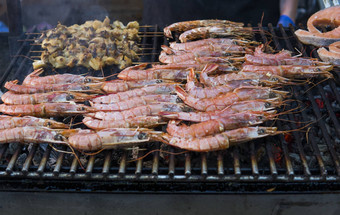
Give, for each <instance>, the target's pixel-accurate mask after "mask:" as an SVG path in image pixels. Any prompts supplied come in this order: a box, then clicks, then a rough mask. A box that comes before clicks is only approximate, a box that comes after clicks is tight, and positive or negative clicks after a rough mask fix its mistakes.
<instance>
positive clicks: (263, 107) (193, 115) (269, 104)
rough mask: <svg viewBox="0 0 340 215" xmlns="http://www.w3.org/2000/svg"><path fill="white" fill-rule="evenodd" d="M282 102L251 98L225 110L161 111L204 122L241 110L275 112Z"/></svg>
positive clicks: (162, 113) (175, 117) (163, 114)
mask: <svg viewBox="0 0 340 215" xmlns="http://www.w3.org/2000/svg"><path fill="white" fill-rule="evenodd" d="M281 104H282V102H280V101H278V99H270V100H269V99H267V100H250V101H243V102H237V103H234V104H232V105H229V106H228V107H226V108H224V109H223V110H217V111H207V112H188V113H186V112H170V111H167V112H161V113H160V114H161V116H163V117H166V118H169V119H179V120H186V121H191V122H204V121H208V120H212V119H219V118H224V117H228V116H229V115H231V114H235V113H240V112H248V111H256V112H265V111H267V112H270V113H274V112H273V109H274V108H276V107H279V106H281Z"/></svg>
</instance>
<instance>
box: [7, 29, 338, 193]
mask: <svg viewBox="0 0 340 215" xmlns="http://www.w3.org/2000/svg"><path fill="white" fill-rule="evenodd" d="M254 29H255V28H254ZM256 29H258V30H259V33H258V34H256V37H255V39H256V40H257V41H261V42H263V43H270V45H272V46H273V47H275V49H277V50H281V49H282V48H285V49H288V50H290V51H293V52H295V53H297V52H296V50H295V48H297V49H299V50H300V51H301V53H303V55H304V56H308V53H311V52H312V50H313V48H314V47H309V46H308V47H306V46H304V45H302V44H301V43H300V42H299V41H298V40H297V38H296V37H295V36H294V29H293V27H291V28H289V29H283V28H282V27H281V28H274V27H273V26H272V25H271V24H269V25H268V27H265V28H264V27H262V26H261V25H259V26H258V28H256ZM158 30H159V29H158V28H157V26H155V27H150V28H144V29H143V30H142V32H143V33H144V35H146V33H148V34H147V35H148V37H143V39H142V47H148V48H152V49H144V50H142V54H143V55H142V57H141V61H144V62H156V61H158V56H157V55H156V53H159V52H160V45H161V43H162V44H165V45H168V40H167V39H166V38H162V37H159V34H157V32H158ZM150 32H154V36H153V37H150V35H153V34H150ZM177 36H178V35H177ZM177 38H178V37H177ZM26 39H32V35H28V36H27V38H26ZM37 48H38V47H37V46H30V45H29V43H28V42H23V44H22V46H21V48H20V49H19V51H18V54H17V55H23V56H28V57H29V56H30V54H31V52H30V51H32V50H36V49H37ZM312 53H313V56H314V57H315V53H316V52H315V51H313V52H312ZM144 54H145V55H144ZM30 72H32V68H31V61H30V60H29V59H27V58H14V59H13V61H12V62H11V63H10V66H9V67H8V69H7V70H6V71H5V72H4V74H3V75H2V77H1V79H0V84H1V86H3V85H4V83H5V82H6V81H8V80H12V79H20V81H22V80H23V78H24V77H25V76H26V75H27V74H29V73H30ZM112 72H117V70H116V69H112V68H111V69H107V70H106V71H104V74H105V75H109V74H111V73H112ZM333 73H334V75H335V80H327V81H325V82H322V83H320V84H319V85H317V86H315V87H313V88H311V85H305V84H300V85H296V86H293V87H287V90H291V91H292V96H293V101H292V102H290V103H289V105H290V107H296V106H298V105H300V104H301V103H304V104H309V106H308V107H307V108H305V109H304V110H303V111H300V112H296V113H290V114H286V115H282V116H280V119H279V120H277V121H275V124H274V126H277V127H278V128H279V130H295V129H297V128H299V127H301V126H303V125H304V124H301V123H297V122H310V121H311V120H314V121H316V123H314V124H312V127H311V129H310V130H309V131H308V133H303V132H299V131H293V132H292V133H291V135H286V136H284V135H278V136H274V137H267V138H263V139H260V140H256V141H252V142H250V143H245V144H242V145H239V146H235V147H232V148H230V149H228V150H225V151H219V152H210V153H195V152H187V153H184V154H179V155H176V156H175V155H174V154H173V153H177V152H180V150H178V149H175V148H171V147H166V148H165V149H166V150H167V151H169V152H171V153H172V154H166V153H163V152H160V151H155V152H153V153H151V154H150V155H148V156H146V157H145V158H143V159H140V160H137V161H133V162H130V160H131V159H132V153H133V150H107V151H104V152H101V153H99V154H97V155H89V156H82V157H81V159H82V163H83V166H84V168H82V167H81V166H80V165H79V162H78V160H77V159H76V157H74V156H73V155H70V154H65V153H62V152H56V151H55V150H54V149H53V148H52V147H51V146H49V145H47V144H46V145H45V144H43V145H30V146H27V145H20V144H18V145H15V144H4V145H1V146H0V180H2V181H6V182H7V184H6V185H4V186H2V189H6V188H8V187H6V186H8V184H9V183H20V182H22V180H23V179H24V180H26V181H27V180H30V182H28V184H29V185H30V186H29V185H27V187H30V188H32V187H36V186H38V185H34V181H35V180H39V181H40V182H41V183H42V184H44V185H46V184H47V183H49V185H50V186H52V188H51V187H50V188H51V189H53V187H59V188H60V187H63V188H66V187H67V188H70V187H72V186H73V187H74V186H76V187H77V189H90V190H115V189H117V188H119V189H122V190H121V191H124V190H125V191H126V190H135V191H139V190H144V191H145V190H146V191H155V189H157V191H183V190H189V191H195V190H213V191H221V190H226V189H228V190H229V191H231V192H238V191H244V192H248V191H249V192H250V191H252V190H259V189H260V190H265V187H266V184H271V185H272V184H273V183H283V185H282V184H281V185H278V184H275V187H277V189H278V190H279V189H281V190H285V189H286V190H290V189H291V187H294V186H295V185H296V184H298V186H300V185H301V183H309V184H310V183H314V182H317V185H315V184H314V187H317V186H320V187H323V186H324V185H325V184H327V186H326V188H321V189H334V190H335V189H336V190H339V186H338V185H337V184H338V183H339V182H340V164H339V152H340V148H339V146H340V145H339V142H340V125H339V115H340V95H339V83H338V81H339V74H338V72H336V71H334V72H333ZM316 100H318V101H322V102H323V107H320V106H318V103H317V101H316ZM319 105H320V104H319ZM267 125H268V126H272V125H273V123H267ZM307 139H308V142H307ZM150 145H151V146H144V148H147V149H148V150H145V151H143V150H139V151H138V152H137V156H138V157H142V156H143V155H146V153H147V152H148V151H150V150H152V149H163V145H161V144H159V143H151V144H150ZM141 148H143V147H141ZM59 149H61V150H66V151H70V149H68V148H67V147H66V146H62V147H60V148H59ZM24 154H25V155H24ZM77 155H78V156H79V155H80V153H78V152H77ZM52 157H53V158H54V160H55V162H54V164H53V165H52V164H51V158H52ZM253 182H256V183H253ZM215 183H216V184H215ZM329 183H332V184H331V185H330V184H329ZM84 184H86V185H84ZM156 185H157V186H156ZM17 186H18V185H17ZM42 186H43V185H42ZM280 186H281V188H280ZM27 187H26V189H27ZM155 187H156V188H155ZM236 187H238V188H236ZM240 187H242V189H241V190H240V189H239V188H240ZM256 187H257V188H256ZM282 187H283V188H282ZM312 187H313V186H312ZM267 188H268V187H267ZM44 189H46V186H45V187H44ZM60 189H62V188H60ZM294 189H295V190H297V189H298V190H301V189H302V190H303V189H306V190H307V189H309V190H313V188H310V187H309V188H306V187H301V186H300V187H299V188H297V187H295V188H294Z"/></svg>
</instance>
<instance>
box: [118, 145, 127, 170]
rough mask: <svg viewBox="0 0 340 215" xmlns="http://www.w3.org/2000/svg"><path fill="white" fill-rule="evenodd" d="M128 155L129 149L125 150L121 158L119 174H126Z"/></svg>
mask: <svg viewBox="0 0 340 215" xmlns="http://www.w3.org/2000/svg"><path fill="white" fill-rule="evenodd" d="M126 157H127V151H126V150H125V151H124V152H123V155H122V157H121V160H120V164H119V170H118V175H120V176H123V175H125V170H126Z"/></svg>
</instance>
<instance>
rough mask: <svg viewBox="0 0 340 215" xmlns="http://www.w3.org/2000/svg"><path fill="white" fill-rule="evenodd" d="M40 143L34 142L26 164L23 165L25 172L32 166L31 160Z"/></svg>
mask: <svg viewBox="0 0 340 215" xmlns="http://www.w3.org/2000/svg"><path fill="white" fill-rule="evenodd" d="M37 147H38V145H37V144H33V146H32V148H31V151H30V153H29V154H28V156H27V158H26V160H25V163H24V165H22V170H21V171H23V172H24V173H27V172H28V169H29V168H30V165H31V161H32V159H33V157H34V154H35V151H36V150H37Z"/></svg>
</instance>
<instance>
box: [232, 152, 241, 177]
mask: <svg viewBox="0 0 340 215" xmlns="http://www.w3.org/2000/svg"><path fill="white" fill-rule="evenodd" d="M233 157H234V174H235V175H236V176H237V177H239V176H240V175H241V168H240V167H241V165H240V158H239V155H238V147H237V146H235V147H234V150H233Z"/></svg>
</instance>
